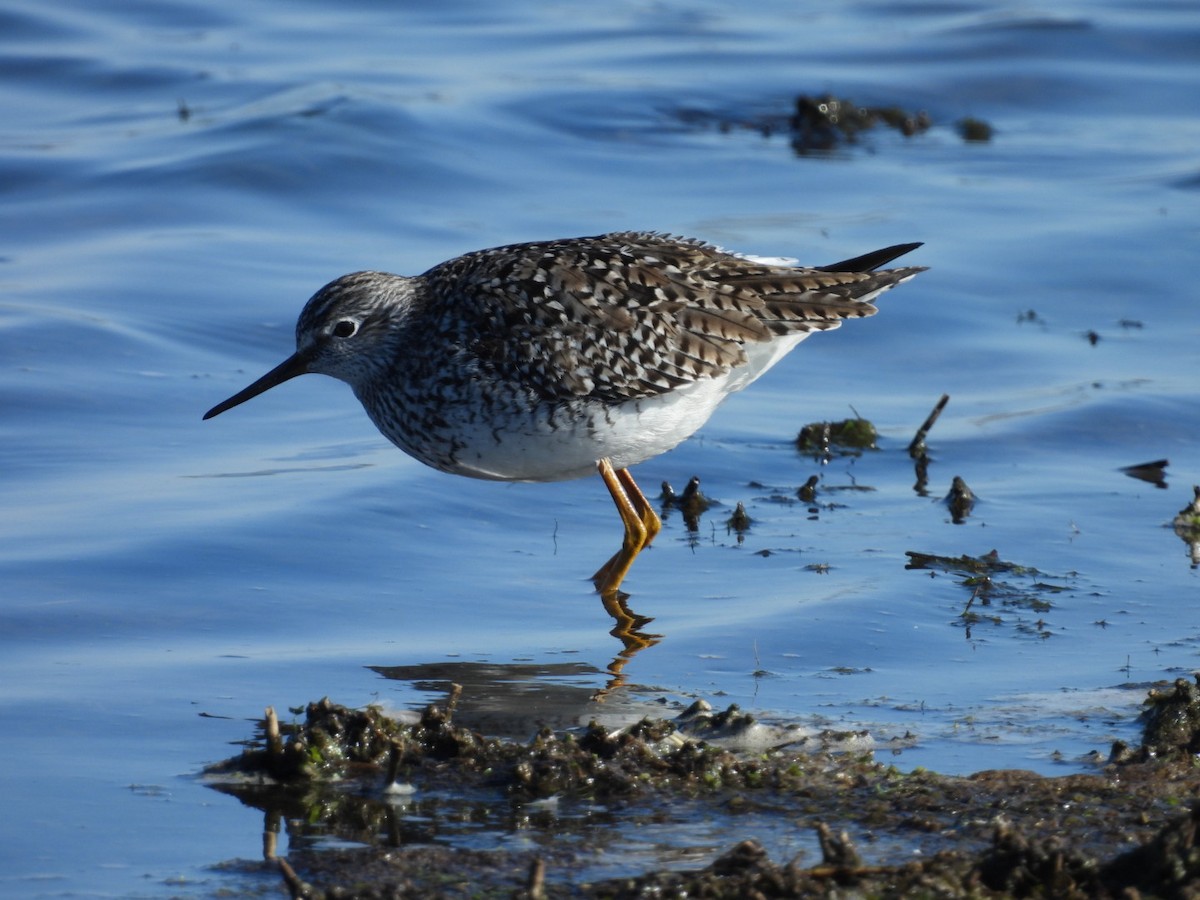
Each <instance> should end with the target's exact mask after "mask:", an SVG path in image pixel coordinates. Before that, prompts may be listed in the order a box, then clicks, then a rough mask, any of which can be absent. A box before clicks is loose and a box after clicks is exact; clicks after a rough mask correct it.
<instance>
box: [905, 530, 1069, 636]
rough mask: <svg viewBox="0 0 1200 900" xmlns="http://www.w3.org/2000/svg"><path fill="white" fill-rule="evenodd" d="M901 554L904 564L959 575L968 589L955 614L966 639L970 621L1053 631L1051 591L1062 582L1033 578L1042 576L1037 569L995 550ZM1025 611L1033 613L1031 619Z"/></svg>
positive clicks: (1043, 632)
mask: <svg viewBox="0 0 1200 900" xmlns="http://www.w3.org/2000/svg"><path fill="white" fill-rule="evenodd" d="M905 555H906V556H907V557H908V558H909V561H908V564H907V565H906V566H905V567H904V568H906V569H929V570H931V571H933V572H939V571H940V572H945V573H947V574H949V575H956V576H959V577H960V578H961V581H960V582H959V584H961V585H962V586H963V587H964V588H967V589H968V590H969V591H970V592H971V596H970V597H969V598H968V599H967V602H966V605H965V606H964V607H963V609H962V611H961V612H960V613H959V616H958V620H959V622H960V623H961V624H962V625H963V626H964V627H965V628H966V629H967V637H968V638H969V637H970V636H971V628H972V626H974V625H978V624H989V625H995V626H1003V625H1006V624H1011V625H1012V626H1013V627H1014V628H1015V629H1016V631H1017V632H1018V633H1020V634H1023V635H1026V636H1031V637H1038V638H1047V637H1050V635H1051V634H1052V633H1053V632H1052V631H1051V630H1050V627H1049V625H1048V623H1047V622H1046V620H1045V615H1046V614H1047V613H1049V612H1050V611H1051V610H1052V609H1053V608H1054V601H1053V598H1054V596H1055V595H1057V594H1060V593H1062V592H1063V591H1065V590H1066V587H1064V586H1062V585H1056V584H1049V583H1047V582H1045V581H1041V580H1037V581H1033V580H1032V579H1036V578H1038V576H1040V575H1042V573H1041V572H1039V571H1038V570H1037V569H1035V568H1033V567H1031V566H1022V565H1018V564H1017V563H1012V562H1006V561H1004V560H1002V559H1000V555H999V554H998V553H997V552H996V551H995V550H993V551H991V552H990V553H985V554H984V555H983V556H965V555H964V556H957V557H952V556H939V555H937V554H934V553H919V552H917V551H915V550H909V551H907V552H906V554H905ZM1001 576H1003V577H1001ZM1027 613H1034V614H1036V615H1037V618H1036V619H1034V620H1030V619H1029V617H1028V615H1026V614H1027Z"/></svg>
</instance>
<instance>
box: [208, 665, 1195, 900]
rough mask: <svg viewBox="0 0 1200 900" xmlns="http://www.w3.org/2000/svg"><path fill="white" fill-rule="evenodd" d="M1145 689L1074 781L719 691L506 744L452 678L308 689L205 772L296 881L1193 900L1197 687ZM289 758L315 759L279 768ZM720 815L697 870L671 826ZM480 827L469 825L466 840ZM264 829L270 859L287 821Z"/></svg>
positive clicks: (450, 893)
mask: <svg viewBox="0 0 1200 900" xmlns="http://www.w3.org/2000/svg"><path fill="white" fill-rule="evenodd" d="M1197 684H1200V680H1198V681H1197ZM1147 705H1148V706H1149V707H1150V708H1151V710H1152V714H1151V715H1150V717H1149V719H1150V725H1148V727H1147V734H1146V738H1145V739H1144V741H1143V747H1142V748H1141V750H1140V751H1131V750H1129V749H1128V748H1123V747H1120V746H1117V747H1114V748H1113V752H1112V754H1111V755H1110V757H1109V758H1108V759H1107V760H1104V759H1101V758H1100V757H1099V755H1098V754H1097V759H1096V771H1095V773H1094V774H1084V775H1071V776H1064V777H1058V778H1047V777H1043V776H1039V775H1036V774H1033V773H1030V772H1024V771H990V772H980V773H977V774H975V775H972V776H968V777H948V776H941V775H937V774H935V773H932V772H927V771H920V770H918V771H914V772H912V773H908V774H905V773H902V772H900V771H898V770H896V769H895V768H893V767H889V766H885V765H883V764H880V763H878V762H875V761H874V759H873V758H872V756H871V754H870V753H869V752H866V753H864V752H862V749H861V748H862V746H863V744H862V743H861V742H856V741H855V740H854V738H855V737H856V736H849V740H848V741H847V737H848V736H846V735H834V734H827V735H821V736H818V737H816V738H813V739H810V740H806V741H803V742H800V746H799V748H798V746H797V742H795V741H791V740H789V735H788V733H787V732H786V731H784V732H779V733H778V735H777V736H776V737H777V739H778V742H777V743H775V744H773V745H772V744H770V743H769V741H768V743H767V744H762V743H759V744H757V745H756V746H755V749H753V750H746V749H743V750H740V751H737V750H734V749H729V748H727V747H722V746H720V745H719V741H721V740H722V739H723V738H727V737H730V736H735V737H737V738H740V739H742V740H743V746H745V744H744V740H745V739H746V738H747V736H748V735H752V734H754V733H755V732H756V729H757V728H759V723H756V722H755V721H754V719H753V718H752V717H750V716H747V715H746V714H744V713H741V712H740V711H738V710H736V709H735V708H731V709H730V710H727V711H725V712H723V713H717V714H712V713H711V712H710V711H709V710H708V709H706V708H705V705H703V704H699V705H696V706H695V707H694V708H693V709H691V710H689V711H688V713H686V714H685V715H682V716H680V717H679V718H678V719H676V720H672V721H666V720H662V719H642V720H641V721H639V722H636V723H634V724H632V725H630V726H628V727H626V728H621V729H617V730H609V729H606V728H603V727H601V726H599V725H596V724H592V725H591V726H589V727H588V728H586V729H583V730H582V731H581V732H579V733H565V734H554V733H551V732H550V731H549V730H548V729H546V730H543V731H541V732H539V733H538V734H537V735H536V736H535V737H534V738H533V739H532V740H531V741H529V742H528V743H518V742H512V741H501V740H497V739H490V738H485V737H483V736H481V735H479V734H477V733H474V732H472V731H471V730H469V729H466V728H462V727H460V726H456V725H454V724H453V722H452V713H453V706H454V695H453V694H452V697H451V702H450V703H449V704H448V705H447V706H446V707H445V708H438V707H436V706H430V707H428V708H427V709H426V710H425V711H424V713H423V714H422V715H421V716H420V718H419V719H418V720H417V721H416V722H415V723H413V724H410V725H401V724H400V723H398V722H396V721H395V720H393V719H391V718H389V717H387V716H384V715H383V714H382V713H381V712H380V711H379V710H378V709H375V708H368V709H365V710H351V709H346V708H344V707H340V706H337V705H335V704H333V703H331V702H329V701H328V700H322V701H320V702H319V703H313V704H309V706H308V707H307V709H306V710H305V711H304V721H303V722H302V723H299V724H297V725H296V726H295V727H292V728H288V729H283V731H286V733H287V737H286V741H283V740H281V741H279V742H272V741H270V740H268V741H267V742H266V743H267V744H269V745H270V746H263V747H255V748H250V749H247V750H246V751H245V752H244V753H243V754H242V755H241V756H240V757H237V758H235V759H231V760H228V761H226V762H224V763H221V764H219V765H216V766H212V767H210V768H209V769H208V770H206V775H207V776H208V778H209V779H210V781H211V783H212V785H213V787H214V788H216V789H217V790H220V791H222V792H225V793H230V794H233V795H234V796H237V797H238V798H239V799H241V800H242V801H243V802H245V803H247V804H249V805H252V806H255V807H258V808H260V809H262V810H263V811H264V814H265V817H266V818H265V821H266V823H267V824H266V826H265V830H266V831H268V832H270V831H271V830H272V829H273V828H277V827H278V826H279V823H281V822H282V823H286V827H287V830H288V838H289V847H288V854H287V857H286V859H284V860H278V861H277V864H278V865H279V866H280V871H281V872H282V875H283V878H284V882H285V885H286V886H287V889H288V890H289V892H290V893H291V895H292V897H294V898H335V897H336V898H350V897H357V898H376V897H380V898H381V897H430V898H441V897H447V898H448V897H467V896H508V897H526V898H535V897H540V898H555V897H597V898H598V897H607V898H641V897H656V898H661V897H695V896H705V897H729V898H734V897H747V896H760V897H825V896H833V895H835V894H836V895H842V894H844V893H845V892H846V891H852V892H854V893H856V894H867V895H873V896H884V897H896V896H908V895H911V894H913V893H917V894H923V895H933V896H945V897H964V896H971V897H992V896H1056V897H1070V898H1075V897H1078V898H1083V897H1118V896H1125V897H1127V896H1134V895H1135V894H1136V895H1140V896H1164V897H1165V896H1192V895H1194V894H1195V892H1197V891H1200V846H1198V844H1197V841H1196V835H1197V826H1198V825H1200V804H1196V805H1193V804H1195V797H1196V793H1197V790H1198V789H1200V769H1198V768H1197V766H1196V765H1195V756H1194V754H1195V749H1194V748H1195V747H1196V746H1200V743H1198V741H1200V712H1198V710H1200V690H1197V686H1196V685H1195V684H1192V683H1189V682H1186V681H1183V680H1180V681H1177V682H1176V683H1175V685H1174V686H1172V687H1171V688H1170V689H1168V690H1166V691H1163V692H1155V693H1152V694H1151V697H1150V699H1149V700H1148V701H1147ZM1155 723H1158V724H1155ZM1163 723H1166V725H1167V726H1168V727H1159V725H1161V724H1163ZM270 730H271V729H270V727H269V726H268V728H267V731H268V732H269V731H270ZM688 731H699V732H700V733H702V734H703V735H704V738H699V737H696V736H692V735H689V734H688V733H686V732H688ZM759 737H761V735H759ZM857 737H858V738H859V739H861V737H862V736H861V735H859V736H857ZM839 747H842V748H845V747H850V748H853V749H851V750H850V751H846V750H844V749H843V750H842V751H841V752H839V751H838V749H837V748H839ZM292 759H305V760H308V763H306V764H304V765H299V766H296V765H292V764H291V763H287V764H286V765H284V766H283V767H282V768H279V767H278V766H277V763H278V762H279V760H292ZM385 773H387V774H385ZM398 773H399V774H401V775H402V776H403V777H404V778H406V779H409V780H411V782H412V783H413V788H412V789H411V790H406V791H405V792H403V793H402V794H401V795H400V797H399V798H398V797H397V796H396V795H395V794H389V793H388V792H387V790H386V787H387V784H386V783H387V782H389V781H390V780H391V779H392V778H394V777H395V776H396V775H397V774H398ZM498 810H499V811H502V814H497V811H498ZM679 810H684V816H685V818H684V819H683V821H682V822H681V821H680V816H679ZM704 820H715V821H717V822H719V823H720V829H719V830H718V834H719V835H720V837H719V844H712V843H708V844H704V845H703V846H701V847H699V848H697V852H696V853H693V854H691V855H690V856H687V857H686V860H685V861H691V862H694V863H703V862H704V860H705V859H707V863H706V864H703V865H700V864H697V865H695V866H694V867H691V868H688V867H687V866H681V865H680V860H681V858H683V857H681V854H680V850H681V847H680V844H679V839H676V840H667V839H664V838H663V837H662V833H663V832H662V825H663V823H666V825H667V827H668V829H669V828H670V827H673V826H681V828H680V830H681V831H686V830H687V826H688V825H689V823H690V825H691V826H692V827H694V826H695V824H696V823H697V822H699V821H704ZM768 822H771V823H774V825H775V829H776V830H775V831H774V832H772V831H771V829H770V828H769V827H768V826H767V825H766V824H765V823H768ZM464 823H465V825H466V826H467V827H466V828H465V829H463V830H465V831H473V834H472V835H471V838H470V839H469V840H460V839H456V828H458V827H459V826H462V825H464ZM489 829H491V830H494V831H495V832H496V833H495V835H494V837H495V839H494V840H493V841H491V843H490V844H488V845H486V846H484V845H483V844H484V842H483V841H482V840H481V838H483V837H486V832H487V831H488V830H489ZM756 832H757V833H756ZM781 832H792V833H801V832H805V833H808V832H814V833H815V841H813V842H810V843H811V846H810V848H809V849H802V850H801V851H800V852H799V853H792V854H789V856H788V858H786V859H781V858H780V854H779V852H778V849H777V848H776V847H773V846H772V840H771V837H769V836H770V835H774V836H775V838H776V841H775V842H776V843H778V840H777V838H778V834H779V833H781ZM764 834H766V835H769V836H768V837H767V838H764V837H763V835H764ZM516 835H522V837H520V838H519V839H516V840H514V839H513V838H514V836H516ZM631 835H632V837H631ZM330 837H333V838H334V839H336V841H337V843H336V845H335V846H332V847H330V846H327V845H326V842H325V841H323V840H321V839H328V838H330ZM656 841H659V842H660V843H659V844H656V843H655V842H656ZM347 842H349V843H347ZM264 846H266V847H267V848H268V852H267V853H266V854H265V855H266V856H267V857H268V859H267V864H274V863H276V861H275V860H274V859H273V858H272V857H273V850H272V848H273V847H274V840H273V837H272V839H271V840H266V841H264ZM816 854H819V858H816ZM810 857H813V858H810ZM600 859H602V860H604V862H605V864H606V865H607V866H608V870H607V874H604V875H599V876H598V875H595V874H594V873H597V872H598V869H597V860H600ZM622 860H624V861H625V862H624V864H623V865H622V864H621V863H622ZM614 861H615V865H614ZM614 870H616V871H614ZM581 873H582V874H581Z"/></svg>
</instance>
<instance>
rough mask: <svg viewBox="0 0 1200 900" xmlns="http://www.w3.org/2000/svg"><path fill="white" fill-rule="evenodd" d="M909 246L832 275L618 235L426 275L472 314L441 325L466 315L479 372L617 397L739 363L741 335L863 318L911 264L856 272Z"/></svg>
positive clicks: (490, 254) (550, 392)
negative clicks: (858, 267) (876, 299)
mask: <svg viewBox="0 0 1200 900" xmlns="http://www.w3.org/2000/svg"><path fill="white" fill-rule="evenodd" d="M915 246H918V245H916V244H913V245H904V246H903V247H902V248H900V247H897V248H888V249H887V250H884V251H877V252H876V253H874V254H867V255H866V256H863V257H857V258H856V259H854V260H847V261H846V262H847V263H849V264H859V265H860V266H861V267H862V269H861V270H859V271H836V272H835V271H828V270H826V269H809V268H789V267H786V266H777V265H765V264H762V263H758V262H755V261H753V260H749V259H745V258H743V257H739V256H735V255H732V254H729V253H725V252H723V251H721V250H719V249H717V248H715V247H713V246H711V245H709V244H705V243H703V242H700V241H693V240H686V239H681V238H675V237H671V236H669V235H660V234H653V233H646V232H620V233H614V234H606V235H600V236H597V237H588V238H577V239H569V240H561V241H548V242H542V243H532V244H519V245H513V246H508V247H499V248H496V249H493V250H483V251H479V252H477V253H469V254H467V255H465V256H462V257H459V258H457V259H455V260H451V261H450V262H448V263H443V264H442V265H441V266H437V267H435V268H434V269H432V270H430V271H429V272H427V273H426V276H425V277H426V278H427V279H428V281H429V284H430V285H431V286H436V288H435V294H436V296H438V301H437V302H440V303H444V304H446V305H447V306H450V305H454V306H457V307H459V309H460V311H462V312H469V313H470V314H469V315H465V316H462V315H460V316H455V317H449V316H448V317H447V318H446V319H445V320H444V321H450V320H451V319H454V320H455V321H458V322H464V323H471V324H469V325H467V326H466V328H467V329H468V330H467V331H466V332H464V333H463V334H461V335H460V336H459V339H460V341H461V344H460V345H461V346H463V347H464V348H465V349H466V351H467V352H468V353H471V354H473V355H474V356H475V357H477V359H478V364H479V367H480V370H481V371H482V372H483V373H484V374H486V375H488V376H491V377H497V378H499V379H504V380H509V381H512V380H515V381H519V382H520V383H523V384H525V385H526V386H527V387H528V389H529V390H530V391H532V392H534V393H536V394H537V395H538V396H539V397H541V398H542V399H546V400H568V399H572V398H583V397H587V398H591V399H599V400H604V401H607V402H613V403H620V402H623V401H627V400H634V399H638V398H642V397H649V396H653V395H656V394H661V393H664V392H666V391H670V390H672V389H674V388H677V387H679V386H681V385H684V384H688V383H690V382H693V381H698V380H700V379H704V378H714V377H719V376H721V375H725V374H726V373H728V372H729V371H730V370H731V369H734V368H736V367H737V366H740V365H743V364H745V363H746V360H747V358H746V349H745V348H746V346H747V345H749V344H753V343H757V342H763V341H770V340H772V339H773V338H774V337H777V336H781V335H788V334H797V333H801V332H811V331H824V330H828V329H831V328H836V327H838V325H839V324H841V321H842V320H843V319H846V318H857V317H862V316H869V315H872V314H873V313H875V311H876V310H875V307H874V306H873V305H872V304H871V302H870V301H871V299H872V298H874V297H875V296H876V295H877V294H879V293H880V292H881V291H883V290H886V289H887V288H889V287H892V286H893V285H895V284H898V283H899V282H900V281H902V280H904V279H905V278H908V277H911V276H912V275H914V274H916V273H917V272H919V271H921V269H920V268H915V267H914V268H906V269H893V270H888V271H881V272H874V271H869V269H868V268H867V267H872V268H873V266H872V265H871V264H872V263H874V265H880V264H882V263H883V262H886V261H888V260H889V259H891V258H894V256H896V255H899V254H900V253H903V252H907V251H908V250H910V249H912V248H913V247H915ZM889 253H891V256H888V255H887V254H889ZM463 306H469V307H472V308H471V309H469V310H462V307H463Z"/></svg>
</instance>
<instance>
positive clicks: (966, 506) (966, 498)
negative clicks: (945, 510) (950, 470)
mask: <svg viewBox="0 0 1200 900" xmlns="http://www.w3.org/2000/svg"><path fill="white" fill-rule="evenodd" d="M945 503H946V506H947V507H949V509H950V517H951V519H952V521H953V522H954V524H955V525H962V524H963V523H964V522H966V521H967V517H968V516H970V515H971V510H973V509H974V508H975V494H974V492H973V491H972V490H971V488H970V487H968V486H967V483H966V482H965V481H963V480H962V478H961V477H959V476H958V475H955V476H954V480H953V481H951V482H950V493H948V494H947V495H946V500H945Z"/></svg>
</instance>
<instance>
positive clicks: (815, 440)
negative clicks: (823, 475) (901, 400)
mask: <svg viewBox="0 0 1200 900" xmlns="http://www.w3.org/2000/svg"><path fill="white" fill-rule="evenodd" d="M878 437H879V432H877V431H876V430H875V425H874V424H873V423H872V422H871V420H870V419H863V418H860V417H857V416H856V417H855V418H853V419H842V420H841V421H840V422H812V423H809V424H808V425H805V426H804V427H803V428H801V429H800V433H799V434H797V435H796V449H797V450H799V451H800V452H801V453H805V454H812V455H813V456H815V457H818V458H825V459H828V458H831V457H832V456H833V455H835V454H836V455H840V456H860V455H861V454H862V451H864V450H874V449H876V447H875V441H876V440H877V439H878Z"/></svg>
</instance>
